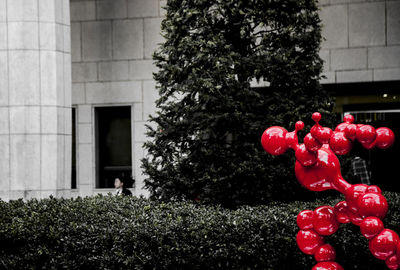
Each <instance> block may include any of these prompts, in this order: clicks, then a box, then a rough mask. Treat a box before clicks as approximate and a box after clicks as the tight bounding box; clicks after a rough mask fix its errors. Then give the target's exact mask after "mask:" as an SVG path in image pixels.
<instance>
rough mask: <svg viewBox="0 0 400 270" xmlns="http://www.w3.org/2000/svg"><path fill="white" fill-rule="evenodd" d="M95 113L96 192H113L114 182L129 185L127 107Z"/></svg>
mask: <svg viewBox="0 0 400 270" xmlns="http://www.w3.org/2000/svg"><path fill="white" fill-rule="evenodd" d="M95 112H96V165H97V166H96V167H97V168H96V171H97V174H96V180H97V181H96V188H113V187H114V180H115V178H117V177H119V178H121V177H122V178H124V179H125V180H126V182H125V183H124V185H126V186H127V187H131V185H132V182H133V180H132V142H131V141H132V132H131V107H130V106H123V107H98V108H96V110H95Z"/></svg>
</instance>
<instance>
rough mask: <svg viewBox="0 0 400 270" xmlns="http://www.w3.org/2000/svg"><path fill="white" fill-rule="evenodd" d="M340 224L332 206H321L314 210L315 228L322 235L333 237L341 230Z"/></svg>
mask: <svg viewBox="0 0 400 270" xmlns="http://www.w3.org/2000/svg"><path fill="white" fill-rule="evenodd" d="M339 225H340V224H339V222H337V220H336V217H335V211H334V209H333V207H331V206H327V205H324V206H320V207H318V208H317V209H315V210H314V214H313V228H314V230H315V231H316V232H317V233H318V234H320V235H331V234H334V233H335V232H336V231H337V230H338V229H339Z"/></svg>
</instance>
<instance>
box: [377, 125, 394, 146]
mask: <svg viewBox="0 0 400 270" xmlns="http://www.w3.org/2000/svg"><path fill="white" fill-rule="evenodd" d="M393 143H394V133H393V131H392V130H391V129H389V128H386V127H381V128H378V129H377V130H376V147H378V148H379V149H386V148H389V147H390V146H392V145H393Z"/></svg>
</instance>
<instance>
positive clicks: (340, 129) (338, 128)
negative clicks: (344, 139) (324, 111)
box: [335, 123, 349, 132]
mask: <svg viewBox="0 0 400 270" xmlns="http://www.w3.org/2000/svg"><path fill="white" fill-rule="evenodd" d="M348 125H349V123H340V124H339V125H337V126H336V128H335V131H338V132H344V131H345V129H346V127H347V126H348Z"/></svg>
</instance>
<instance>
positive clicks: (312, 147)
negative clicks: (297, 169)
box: [304, 133, 322, 152]
mask: <svg viewBox="0 0 400 270" xmlns="http://www.w3.org/2000/svg"><path fill="white" fill-rule="evenodd" d="M304 145H305V146H306V148H307V150H308V151H313V152H315V151H317V150H318V149H320V148H321V146H322V144H321V143H320V142H319V141H317V140H316V139H315V138H314V137H313V136H312V135H311V133H308V134H307V135H306V136H305V137H304Z"/></svg>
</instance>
